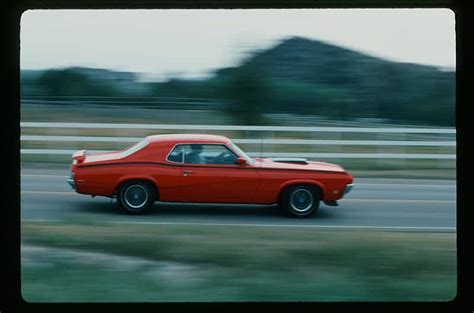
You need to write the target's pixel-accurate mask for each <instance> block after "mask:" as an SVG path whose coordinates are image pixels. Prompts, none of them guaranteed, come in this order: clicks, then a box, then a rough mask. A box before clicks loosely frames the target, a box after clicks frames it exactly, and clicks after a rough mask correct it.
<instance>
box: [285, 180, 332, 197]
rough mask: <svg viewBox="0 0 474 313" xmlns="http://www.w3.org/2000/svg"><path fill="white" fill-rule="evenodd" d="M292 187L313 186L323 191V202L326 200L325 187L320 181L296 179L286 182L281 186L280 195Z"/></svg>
mask: <svg viewBox="0 0 474 313" xmlns="http://www.w3.org/2000/svg"><path fill="white" fill-rule="evenodd" d="M292 185H313V186H316V187H318V188H319V189H321V193H322V194H321V200H323V199H324V195H325V194H326V192H325V188H324V185H323V184H322V183H321V182H319V181H316V180H311V179H294V180H290V181H286V182H284V183H283V184H281V185H280V194H281V192H282V191H283V189H285V188H286V187H288V186H292Z"/></svg>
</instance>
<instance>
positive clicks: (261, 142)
mask: <svg viewBox="0 0 474 313" xmlns="http://www.w3.org/2000/svg"><path fill="white" fill-rule="evenodd" d="M262 150H263V138H262V137H260V159H261V158H262V157H263V152H262Z"/></svg>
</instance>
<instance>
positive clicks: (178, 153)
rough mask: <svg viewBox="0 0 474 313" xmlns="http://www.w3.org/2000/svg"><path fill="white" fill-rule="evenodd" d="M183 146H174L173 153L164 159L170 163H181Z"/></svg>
mask: <svg viewBox="0 0 474 313" xmlns="http://www.w3.org/2000/svg"><path fill="white" fill-rule="evenodd" d="M183 154H184V146H183V145H179V146H175V147H174V149H173V151H171V153H170V154H169V155H168V157H167V158H166V159H167V160H168V161H170V162H176V163H183Z"/></svg>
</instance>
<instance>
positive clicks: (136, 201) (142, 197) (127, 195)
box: [123, 185, 148, 210]
mask: <svg viewBox="0 0 474 313" xmlns="http://www.w3.org/2000/svg"><path fill="white" fill-rule="evenodd" d="M123 200H124V202H125V204H126V205H127V206H128V207H130V208H131V209H137V210H139V209H141V208H142V207H143V206H144V205H145V204H146V203H147V202H148V191H147V190H146V189H145V188H144V187H143V186H142V185H130V186H128V187H127V189H125V191H124V193H123Z"/></svg>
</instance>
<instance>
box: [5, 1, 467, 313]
mask: <svg viewBox="0 0 474 313" xmlns="http://www.w3.org/2000/svg"><path fill="white" fill-rule="evenodd" d="M466 2H467V1H466ZM2 4H6V8H7V10H2V11H1V12H2V19H1V20H2V42H3V44H2V52H6V54H4V57H3V58H2V61H3V62H2V70H3V71H2V74H3V75H2V83H3V84H2V85H3V86H4V88H2V89H3V95H4V97H3V99H6V101H2V102H3V103H2V105H3V107H2V116H3V120H2V123H1V127H2V128H3V129H2V134H3V135H2V139H3V142H2V155H3V156H2V158H4V159H3V160H4V161H3V162H2V163H1V164H2V170H1V172H2V174H3V173H6V174H7V175H2V176H1V177H2V182H1V183H2V189H1V191H2V192H1V198H2V209H3V210H2V212H1V214H2V217H1V218H0V231H1V236H2V241H1V243H2V249H1V251H2V252H6V253H4V254H3V255H2V256H3V257H2V259H3V260H6V262H2V263H3V266H1V270H2V273H1V275H0V282H1V284H2V285H3V286H2V287H4V288H2V289H3V290H4V291H3V292H0V312H1V313H4V312H7V313H9V312H19V311H27V312H37V311H38V310H47V311H48V312H64V311H65V310H71V309H73V310H77V311H80V312H83V311H85V310H91V309H92V310H100V311H104V310H111V311H116V312H125V311H129V310H140V311H146V312H148V311H150V312H155V311H157V310H170V311H171V310H172V311H206V312H207V311H218V312H221V311H223V310H226V309H227V310H228V309H229V308H233V309H236V310H239V311H240V310H249V309H252V310H253V309H255V310H258V311H263V310H265V311H267V310H284V311H290V310H301V309H305V310H308V309H310V310H312V311H313V310H317V311H318V312H319V311H322V312H328V311H331V312H333V311H340V310H344V311H354V310H374V311H377V312H378V311H384V312H399V311H401V310H404V309H410V310H411V309H413V310H417V311H426V312H448V311H449V312H474V300H473V297H472V296H473V295H474V294H473V293H472V291H469V287H471V289H472V282H473V280H472V267H473V266H474V262H473V259H472V255H471V254H470V252H471V251H472V248H473V247H474V245H472V241H470V240H469V238H470V237H471V236H469V235H470V234H469V233H470V229H469V224H470V223H472V221H473V218H472V210H473V209H474V208H473V207H472V206H468V205H467V202H466V200H467V194H468V192H469V189H467V187H468V186H469V185H468V183H467V179H468V177H469V176H468V175H469V174H468V173H469V172H468V170H467V163H468V162H471V161H472V160H474V159H473V158H472V157H470V156H471V155H470V156H469V157H468V155H467V153H466V152H467V149H468V148H469V146H468V140H469V139H468V138H469V136H468V134H469V131H468V129H467V127H466V126H467V122H466V120H467V119H468V118H469V111H468V105H471V104H470V103H469V102H468V101H469V100H468V99H469V98H468V94H467V91H468V90H469V89H468V88H469V87H470V86H471V85H470V84H469V81H468V77H469V73H472V72H470V70H472V57H473V55H474V51H473V49H472V45H471V43H470V41H472V40H473V37H472V33H471V36H470V33H469V32H468V31H467V29H468V24H469V17H471V18H472V16H469V15H470V14H469V12H468V7H467V4H466V3H465V2H463V1H456V0H423V1H422V0H413V1H410V0H381V1H375V0H372V1H370V0H365V1H364V0H352V1H351V0H339V1H330V0H324V1H317V0H297V1H293V2H291V1H287V2H285V1H271V0H261V1H256V0H255V1H249V0H234V1H229V0H223V1H218V0H214V1H210V0H207V1H205V0H203V1H201V0H174V1H171V0H166V1H158V0H140V1H133V0H95V1H94V0H69V1H68V0H30V1H27V0H19V1H14V0H7V1H6V3H5V2H3V3H2ZM3 7H4V6H2V8H3ZM152 8H189V9H192V8H228V9H232V8H450V9H451V10H453V11H454V13H455V16H456V58H457V62H456V63H457V64H456V97H457V100H456V129H457V135H456V136H457V148H456V152H457V160H456V163H457V248H458V292H457V296H456V297H455V298H454V299H453V300H451V301H448V302H340V303H336V302H322V303H318V302H316V303H313V302H309V303H308V302H304V303H303V302H295V303H289V302H284V303H258V302H248V303H64V304H52V303H49V304H48V303H44V304H39V303H34V304H33V303H27V302H25V301H24V300H23V299H22V298H21V290H20V136H19V135H20V105H19V103H20V101H19V100H20V97H19V94H20V92H19V91H20V83H19V81H20V80H19V77H20V76H19V75H20V70H19V69H20V62H19V48H20V41H19V38H20V19H21V14H22V13H23V12H24V11H26V10H27V9H152ZM471 29H472V25H471ZM5 94H6V97H5ZM470 100H471V99H470ZM471 101H472V100H471ZM470 285H471V286H470Z"/></svg>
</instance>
